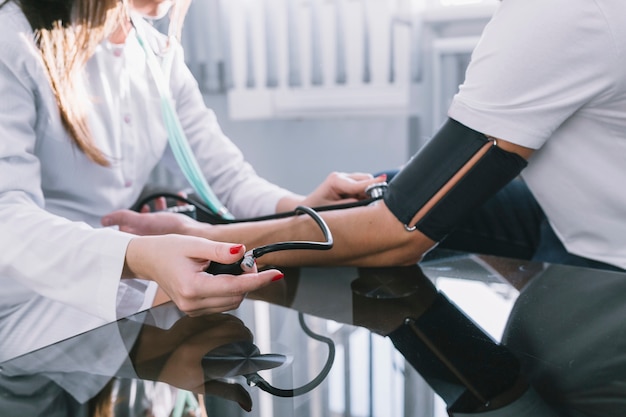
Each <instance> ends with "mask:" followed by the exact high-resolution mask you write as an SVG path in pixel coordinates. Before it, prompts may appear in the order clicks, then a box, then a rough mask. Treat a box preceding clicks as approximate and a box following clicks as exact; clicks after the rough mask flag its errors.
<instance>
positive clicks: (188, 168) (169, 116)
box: [131, 14, 233, 219]
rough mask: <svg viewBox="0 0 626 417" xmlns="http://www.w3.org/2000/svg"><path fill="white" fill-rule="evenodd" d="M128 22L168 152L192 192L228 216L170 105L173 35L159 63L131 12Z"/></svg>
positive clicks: (230, 215)
mask: <svg viewBox="0 0 626 417" xmlns="http://www.w3.org/2000/svg"><path fill="white" fill-rule="evenodd" d="M131 23H132V25H133V27H134V29H135V36H136V38H137V41H138V42H139V44H140V45H141V47H142V49H143V50H144V53H145V54H146V63H147V65H148V68H149V69H150V72H151V74H152V78H153V79H154V82H155V84H156V87H157V90H158V92H159V97H160V99H161V110H162V113H163V122H164V124H165V128H166V130H167V138H168V142H169V144H170V148H171V150H172V153H173V154H174V158H175V159H176V162H177V163H178V165H179V166H180V168H181V170H182V172H183V174H184V175H185V178H187V181H188V182H189V184H190V185H191V186H192V187H193V189H194V191H195V192H196V193H197V194H198V195H199V196H200V197H201V198H202V200H203V201H204V203H205V204H206V205H208V206H209V207H210V208H211V210H212V211H213V212H214V213H216V214H217V215H218V216H219V217H222V218H225V219H232V218H233V216H232V214H230V212H229V211H228V209H227V208H226V206H224V204H222V203H221V202H220V201H219V199H218V198H217V196H216V195H215V193H213V190H212V189H211V187H210V186H209V184H208V183H207V181H206V178H205V177H204V175H203V174H202V171H201V169H200V167H199V166H198V162H197V161H196V158H195V157H194V155H193V151H192V150H191V147H190V146H189V142H188V141H187V136H186V135H185V131H184V130H183V127H182V125H181V123H180V120H179V118H178V114H177V113H176V109H175V108H174V104H173V102H172V97H171V92H170V88H169V79H170V71H171V67H172V60H173V52H174V48H173V46H172V44H173V43H175V42H177V41H176V38H175V37H174V36H169V38H168V42H169V45H168V49H167V51H166V52H165V54H164V56H163V66H161V65H160V64H159V62H158V61H157V58H156V54H155V53H154V51H153V50H152V48H151V47H150V46H149V45H147V44H146V41H145V40H144V39H145V38H144V36H143V33H142V31H141V25H138V24H136V23H135V19H134V18H133V17H132V14H131Z"/></svg>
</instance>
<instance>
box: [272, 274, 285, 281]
mask: <svg viewBox="0 0 626 417" xmlns="http://www.w3.org/2000/svg"><path fill="white" fill-rule="evenodd" d="M284 277H285V274H283V273H282V272H281V273H279V274H277V275H276V276H275V277H274V278H272V281H278V280H279V279H283V278H284Z"/></svg>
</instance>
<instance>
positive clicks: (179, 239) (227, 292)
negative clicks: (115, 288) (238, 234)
mask: <svg viewBox="0 0 626 417" xmlns="http://www.w3.org/2000/svg"><path fill="white" fill-rule="evenodd" d="M244 251H245V247H243V245H235V244H232V243H219V242H213V241H210V240H207V239H203V238H198V237H192V236H180V235H164V236H138V237H135V238H133V239H132V240H131V241H130V243H129V245H128V248H127V251H126V268H125V276H132V277H138V278H145V279H150V280H153V281H156V282H157V283H158V284H159V287H160V288H161V289H162V290H163V291H164V292H165V293H166V294H167V295H168V296H169V297H170V298H171V299H172V300H173V301H174V302H175V303H176V305H177V306H178V308H180V309H181V310H182V311H184V312H185V313H187V314H189V315H192V316H197V315H200V314H210V313H215V312H221V311H228V310H233V309H235V308H237V307H238V306H239V304H241V302H242V301H243V298H244V297H245V295H246V294H247V293H248V292H250V291H253V290H256V289H258V288H260V287H263V286H265V285H267V284H269V283H270V282H272V281H275V280H277V279H280V278H282V277H283V274H282V273H280V272H279V271H277V270H275V269H270V270H267V271H263V272H256V270H255V271H253V272H250V273H245V274H243V275H226V274H220V275H210V274H208V273H206V272H205V270H206V268H207V267H208V265H209V264H210V261H216V262H219V263H222V264H231V263H234V262H236V261H238V260H239V259H241V258H242V257H243V254H244Z"/></svg>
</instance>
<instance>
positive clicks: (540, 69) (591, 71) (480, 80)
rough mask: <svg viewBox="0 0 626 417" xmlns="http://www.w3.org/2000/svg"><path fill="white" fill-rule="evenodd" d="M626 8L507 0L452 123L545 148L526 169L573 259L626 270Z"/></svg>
mask: <svg viewBox="0 0 626 417" xmlns="http://www.w3.org/2000/svg"><path fill="white" fill-rule="evenodd" d="M624 16H626V2H624V1H622V0H596V1H587V0H573V1H572V0H554V1H545V0H505V1H503V2H502V3H501V5H500V6H499V8H498V10H497V11H496V13H495V15H494V16H493V18H492V20H491V21H490V23H489V24H488V25H487V26H486V28H485V30H484V33H483V37H482V38H481V40H480V42H479V44H478V46H477V47H476V49H475V50H474V52H473V54H472V59H471V63H470V65H469V67H468V70H467V74H466V79H465V81H464V83H463V84H462V85H461V87H460V90H459V93H458V94H457V95H456V96H455V97H454V100H453V103H452V105H451V107H450V109H449V113H448V114H449V116H450V117H451V118H453V119H455V120H457V121H459V122H461V123H463V124H464V125H466V126H468V127H470V128H472V129H475V130H477V131H479V132H482V133H484V134H486V135H490V136H493V137H496V138H501V139H504V140H507V141H510V142H513V143H516V144H519V145H522V146H526V147H529V148H533V149H538V150H537V151H536V152H535V153H534V155H533V156H532V157H531V158H530V160H529V164H528V167H527V168H526V169H525V170H524V171H523V172H522V176H523V178H524V179H525V180H526V182H527V184H528V185H529V187H530V189H531V190H532V192H533V194H534V195H535V197H536V198H537V200H538V201H539V203H540V205H541V207H542V208H543V210H544V211H545V213H546V214H547V216H548V218H549V219H550V222H551V224H552V226H553V228H554V230H555V232H556V233H557V235H558V236H559V238H560V239H561V240H562V242H563V244H564V245H565V247H566V248H567V249H568V251H570V252H571V253H574V254H577V255H580V256H584V257H587V258H591V259H595V260H598V261H602V262H606V263H609V264H613V265H617V266H619V267H622V268H626V191H625V188H624V184H626V168H625V167H626V70H625V68H626V26H625V25H624V24H623V23H624V22H623V21H624V19H623V17H624Z"/></svg>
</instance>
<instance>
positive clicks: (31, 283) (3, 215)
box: [0, 31, 132, 320]
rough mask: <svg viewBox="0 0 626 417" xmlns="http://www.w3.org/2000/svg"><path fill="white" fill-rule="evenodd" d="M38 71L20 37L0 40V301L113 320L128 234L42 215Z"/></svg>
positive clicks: (35, 57) (43, 117)
mask: <svg viewBox="0 0 626 417" xmlns="http://www.w3.org/2000/svg"><path fill="white" fill-rule="evenodd" d="M38 71H39V72H41V71H42V65H41V63H40V62H39V61H38V55H37V53H36V51H34V46H33V44H32V41H30V40H28V39H25V35H24V33H22V34H19V32H17V31H16V32H15V36H12V37H11V36H9V37H7V38H4V39H1V40H0V91H2V100H0V219H1V221H0V236H1V238H0V254H1V255H0V282H1V285H2V288H3V290H2V295H1V297H0V303H2V305H4V306H5V307H6V306H7V305H15V304H19V303H23V302H25V301H27V300H28V299H29V298H30V297H32V296H33V292H34V293H38V294H40V295H42V296H44V297H48V298H51V299H54V300H57V301H60V302H62V303H67V304H69V305H72V306H74V307H76V308H78V309H80V310H82V311H85V312H87V313H90V314H92V315H95V316H98V317H101V318H103V319H106V320H114V319H115V318H116V298H117V290H118V286H119V282H120V275H121V271H122V268H123V265H124V259H125V253H126V247H127V245H128V242H129V241H130V240H131V238H132V235H129V234H124V233H121V232H118V231H115V230H110V229H100V230H96V229H93V228H91V227H89V226H87V225H86V224H84V223H80V222H73V221H70V220H68V219H65V218H62V217H59V216H55V215H52V214H51V213H49V212H47V211H46V210H45V202H44V201H45V200H44V196H43V192H42V189H41V177H40V176H41V172H40V164H39V159H38V158H37V156H36V153H35V151H36V147H37V142H38V138H37V131H38V130H39V131H41V126H39V125H38V124H40V123H46V120H47V119H48V118H49V115H46V114H42V110H40V108H39V106H38V105H37V100H38V99H40V98H41V91H42V90H43V89H44V88H47V87H45V86H41V85H37V84H36V82H34V81H33V80H35V79H41V73H38ZM68 146H70V145H69V144H68ZM76 152H79V151H78V150H76Z"/></svg>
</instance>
